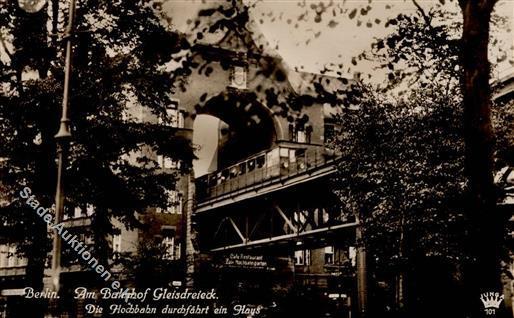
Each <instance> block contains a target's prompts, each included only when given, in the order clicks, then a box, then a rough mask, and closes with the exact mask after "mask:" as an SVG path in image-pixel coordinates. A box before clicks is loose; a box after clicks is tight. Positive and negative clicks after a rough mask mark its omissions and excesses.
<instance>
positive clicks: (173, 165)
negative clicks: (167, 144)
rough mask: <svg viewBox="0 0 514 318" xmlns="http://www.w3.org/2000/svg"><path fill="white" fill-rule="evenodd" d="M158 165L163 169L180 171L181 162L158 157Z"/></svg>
mask: <svg viewBox="0 0 514 318" xmlns="http://www.w3.org/2000/svg"><path fill="white" fill-rule="evenodd" d="M157 164H158V165H159V167H160V168H163V169H180V166H181V164H180V160H175V159H171V158H169V157H165V156H163V155H158V156H157Z"/></svg>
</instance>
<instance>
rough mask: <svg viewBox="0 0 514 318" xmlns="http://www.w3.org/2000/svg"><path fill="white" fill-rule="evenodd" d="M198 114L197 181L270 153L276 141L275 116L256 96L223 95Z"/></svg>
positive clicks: (195, 130)
mask: <svg viewBox="0 0 514 318" xmlns="http://www.w3.org/2000/svg"><path fill="white" fill-rule="evenodd" d="M196 111H197V116H196V118H195V122H194V125H193V144H194V145H195V146H196V147H197V148H198V150H197V153H196V155H197V157H198V159H197V160H195V162H194V163H193V167H194V169H195V176H196V177H197V178H198V177H200V176H202V175H205V174H208V173H211V172H214V171H216V170H220V169H223V168H225V167H228V166H230V165H232V164H235V163H237V162H239V161H241V160H243V159H245V158H247V157H249V156H251V155H254V154H256V153H258V152H260V151H263V150H266V149H269V148H271V147H272V146H273V144H274V142H275V141H276V133H275V124H274V121H273V118H272V115H271V114H270V111H269V110H268V109H266V107H265V106H264V105H262V104H261V103H259V102H258V101H257V100H256V98H255V95H254V94H241V93H239V94H226V93H224V94H220V95H218V96H215V97H213V98H211V99H210V100H208V101H207V102H206V103H204V104H203V105H199V106H198V107H197V109H196Z"/></svg>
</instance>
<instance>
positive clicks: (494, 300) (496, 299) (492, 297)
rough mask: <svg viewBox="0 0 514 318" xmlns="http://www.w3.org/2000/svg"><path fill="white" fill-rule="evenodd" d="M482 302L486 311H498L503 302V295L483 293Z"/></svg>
mask: <svg viewBox="0 0 514 318" xmlns="http://www.w3.org/2000/svg"><path fill="white" fill-rule="evenodd" d="M480 300H481V301H482V304H484V308H485V309H488V308H494V309H498V308H500V303H501V302H502V301H503V295H500V293H495V292H488V293H482V294H481V295H480Z"/></svg>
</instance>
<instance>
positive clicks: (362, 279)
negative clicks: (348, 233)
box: [355, 224, 368, 318]
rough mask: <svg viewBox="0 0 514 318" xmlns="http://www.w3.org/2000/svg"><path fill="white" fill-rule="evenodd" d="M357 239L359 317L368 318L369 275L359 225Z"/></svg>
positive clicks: (359, 226) (356, 231) (356, 230)
mask: <svg viewBox="0 0 514 318" xmlns="http://www.w3.org/2000/svg"><path fill="white" fill-rule="evenodd" d="M355 234H356V235H355V236H356V239H357V246H358V247H357V255H356V256H357V297H358V298H357V304H358V309H359V317H360V318H364V317H366V316H367V311H368V286H367V285H368V279H367V278H368V277H367V275H368V273H367V267H366V249H365V247H364V245H363V243H362V227H361V225H360V224H359V225H357V227H356V228H355Z"/></svg>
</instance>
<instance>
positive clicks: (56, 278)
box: [52, 0, 76, 292]
mask: <svg viewBox="0 0 514 318" xmlns="http://www.w3.org/2000/svg"><path fill="white" fill-rule="evenodd" d="M75 3H76V0H70V4H69V13H68V26H67V28H66V33H65V40H66V61H65V66H64V91H63V98H62V115H61V122H60V127H59V131H58V132H57V134H56V135H55V139H56V142H57V160H58V163H57V188H56V191H55V223H56V224H59V223H61V222H62V218H63V214H64V187H63V170H64V161H65V159H66V155H67V152H68V147H69V142H70V139H71V131H70V120H69V118H68V103H69V91H70V76H71V64H72V54H73V46H72V36H73V24H74V19H75ZM60 274H61V237H60V236H59V234H58V233H57V230H56V231H55V233H54V237H53V247H52V286H53V290H54V291H56V292H58V291H59V287H60Z"/></svg>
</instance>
